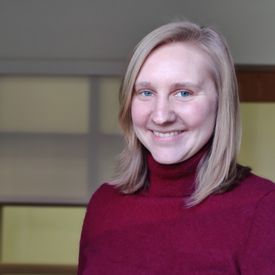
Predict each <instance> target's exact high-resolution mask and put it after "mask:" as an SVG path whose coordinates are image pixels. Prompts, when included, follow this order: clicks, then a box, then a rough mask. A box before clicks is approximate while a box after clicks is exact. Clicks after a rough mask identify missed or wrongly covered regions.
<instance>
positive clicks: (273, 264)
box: [240, 191, 275, 275]
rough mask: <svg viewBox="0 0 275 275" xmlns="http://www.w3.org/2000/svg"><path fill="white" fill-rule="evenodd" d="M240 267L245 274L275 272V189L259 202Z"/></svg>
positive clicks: (258, 274) (260, 274)
mask: <svg viewBox="0 0 275 275" xmlns="http://www.w3.org/2000/svg"><path fill="white" fill-rule="evenodd" d="M240 269H241V274H243V275H253V274H255V275H274V274H275V191H271V192H269V193H268V194H266V195H265V196H264V197H263V198H262V199H261V200H260V201H259V202H258V205H257V207H256V209H255V214H254V218H253V221H252V224H251V228H250V230H249V234H248V239H247V242H246V245H245V249H244V251H243V255H242V259H241V263H240Z"/></svg>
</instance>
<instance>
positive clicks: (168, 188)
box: [78, 152, 275, 275]
mask: <svg viewBox="0 0 275 275" xmlns="http://www.w3.org/2000/svg"><path fill="white" fill-rule="evenodd" d="M201 157H202V153H201V152H200V153H198V154H196V155H195V156H194V157H192V158H191V159H189V160H187V161H184V162H182V163H179V164H173V165H163V164H159V163H157V162H155V161H154V160H153V158H152V157H151V155H149V156H148V169H149V187H148V189H147V190H146V191H142V192H139V193H137V194H132V195H124V194H121V193H120V192H119V190H117V189H116V188H115V187H113V186H111V185H109V184H107V183H106V184H103V185H102V186H101V187H100V188H99V189H98V190H97V191H96V192H95V193H94V195H93V196H92V198H91V200H90V203H89V205H88V208H87V212H86V216H85V220H84V224H83V230H82V235H81V242H80V254H79V268H78V275H109V274H111V275H155V274H159V275H166V274H167V275H173V274H178V275H179V274H180V275H218V274H220V275H227V274H228V275H229V274H230V275H232V274H243V275H254V274H255V275H274V274H275V185H274V184H273V183H272V182H270V181H268V180H265V179H263V178H260V177H258V176H255V175H253V174H250V175H249V176H248V177H247V178H246V179H245V180H243V181H242V182H241V183H240V184H239V185H238V186H237V187H235V188H234V189H233V190H231V191H228V192H226V193H223V194H216V195H211V196H209V197H208V198H207V199H206V200H204V201H203V202H202V203H201V204H199V205H197V206H194V207H192V208H186V207H185V205H184V200H183V198H184V197H185V196H188V195H189V194H190V192H192V190H193V188H194V178H195V171H196V167H197V165H198V163H199V160H200V159H201Z"/></svg>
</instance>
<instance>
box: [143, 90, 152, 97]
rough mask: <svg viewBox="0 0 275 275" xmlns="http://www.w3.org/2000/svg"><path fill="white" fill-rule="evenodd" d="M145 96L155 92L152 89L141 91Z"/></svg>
mask: <svg viewBox="0 0 275 275" xmlns="http://www.w3.org/2000/svg"><path fill="white" fill-rule="evenodd" d="M141 94H142V95H143V96H151V95H152V94H153V93H152V92H151V91H150V90H144V91H142V92H141Z"/></svg>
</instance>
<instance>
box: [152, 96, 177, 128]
mask: <svg viewBox="0 0 275 275" xmlns="http://www.w3.org/2000/svg"><path fill="white" fill-rule="evenodd" d="M151 118H152V121H153V122H154V123H155V124H158V125H163V124H167V123H171V122H173V121H174V120H175V119H176V113H175V110H174V108H173V106H172V105H171V103H170V102H169V100H168V99H166V98H160V99H158V100H156V101H155V104H154V106H153V111H152V116H151Z"/></svg>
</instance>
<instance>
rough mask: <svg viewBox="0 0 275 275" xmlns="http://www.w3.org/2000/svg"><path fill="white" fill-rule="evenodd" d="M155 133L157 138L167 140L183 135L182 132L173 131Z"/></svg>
mask: <svg viewBox="0 0 275 275" xmlns="http://www.w3.org/2000/svg"><path fill="white" fill-rule="evenodd" d="M153 133H154V135H155V136H157V137H161V138H166V137H174V136H177V135H179V134H180V133H181V131H173V132H167V133H161V132H157V131H153Z"/></svg>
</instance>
